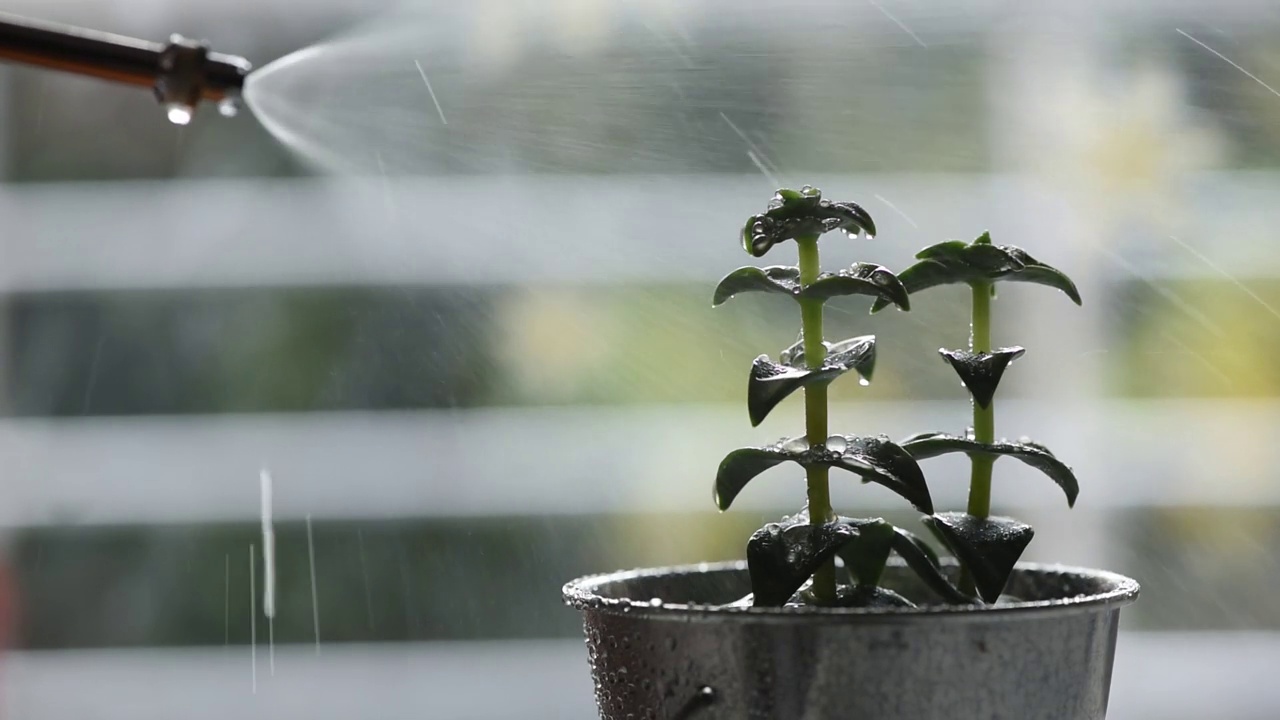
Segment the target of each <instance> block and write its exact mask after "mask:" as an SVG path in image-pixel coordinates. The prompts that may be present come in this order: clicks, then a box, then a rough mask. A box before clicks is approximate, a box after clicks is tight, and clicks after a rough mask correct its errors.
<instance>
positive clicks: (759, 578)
mask: <svg viewBox="0 0 1280 720" xmlns="http://www.w3.org/2000/svg"><path fill="white" fill-rule="evenodd" d="M857 534H858V531H857V529H855V528H852V527H849V526H848V525H844V524H841V523H838V522H832V523H825V524H823V525H818V526H814V525H811V524H809V523H808V522H799V521H797V519H794V518H788V519H786V520H784V521H783V522H781V523H769V524H768V525H765V526H764V527H762V528H760V529H759V530H757V531H756V532H755V534H753V535H752V536H751V539H750V540H749V541H747V571H748V573H749V574H750V576H751V592H752V596H753V597H752V602H753V604H754V605H756V606H757V607H780V606H782V605H785V604H786V603H787V601H788V600H790V599H791V596H792V595H795V593H796V591H797V590H799V589H800V586H801V585H803V584H804V583H805V581H806V580H808V579H809V578H810V577H812V576H813V574H814V572H816V571H817V570H818V568H819V567H821V566H822V564H823V563H825V562H827V561H828V560H830V559H831V558H832V557H833V556H834V555H835V554H836V551H837V550H839V549H840V547H841V546H842V545H844V544H845V543H846V542H848V541H849V540H850V539H852V538H854V537H856V536H857Z"/></svg>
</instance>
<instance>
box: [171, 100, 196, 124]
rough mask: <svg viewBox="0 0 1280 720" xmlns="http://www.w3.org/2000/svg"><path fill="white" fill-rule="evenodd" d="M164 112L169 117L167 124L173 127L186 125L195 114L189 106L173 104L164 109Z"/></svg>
mask: <svg viewBox="0 0 1280 720" xmlns="http://www.w3.org/2000/svg"><path fill="white" fill-rule="evenodd" d="M165 112H166V114H167V115H168V117H169V122H171V123H173V124H174V125H186V124H187V123H189V122H191V116H192V115H193V114H195V109H194V108H192V107H191V106H189V105H179V104H176V103H175V104H172V105H169V106H168V107H167V108H165Z"/></svg>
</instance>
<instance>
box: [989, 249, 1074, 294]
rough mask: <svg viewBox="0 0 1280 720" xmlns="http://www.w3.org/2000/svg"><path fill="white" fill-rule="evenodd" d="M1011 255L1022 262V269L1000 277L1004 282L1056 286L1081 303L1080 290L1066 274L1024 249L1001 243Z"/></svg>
mask: <svg viewBox="0 0 1280 720" xmlns="http://www.w3.org/2000/svg"><path fill="white" fill-rule="evenodd" d="M1000 247H1002V248H1004V249H1005V251H1006V252H1008V253H1009V254H1010V255H1011V256H1013V257H1015V258H1017V259H1018V261H1019V262H1021V263H1022V265H1023V268H1022V270H1020V271H1018V272H1016V273H1013V274H1012V275H1008V276H1005V277H1003V278H1001V280H1004V281H1006V282H1027V283H1035V284H1037V285H1046V286H1048V287H1051V288H1057V289H1058V290H1061V291H1062V292H1063V293H1065V294H1066V296H1067V297H1069V298H1071V301H1072V302H1074V303H1075V304H1077V305H1080V304H1082V301H1081V299H1080V291H1079V290H1077V289H1076V284H1075V283H1074V282H1072V281H1071V278H1069V277H1067V274H1066V273H1064V272H1062V271H1061V270H1059V269H1057V268H1055V267H1052V266H1050V265H1046V264H1044V263H1042V262H1040V261H1039V260H1036V259H1035V258H1033V257H1031V255H1029V254H1028V253H1027V251H1026V250H1023V249H1022V248H1020V247H1017V246H1015V245H1001V246H1000Z"/></svg>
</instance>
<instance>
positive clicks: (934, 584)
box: [891, 528, 974, 605]
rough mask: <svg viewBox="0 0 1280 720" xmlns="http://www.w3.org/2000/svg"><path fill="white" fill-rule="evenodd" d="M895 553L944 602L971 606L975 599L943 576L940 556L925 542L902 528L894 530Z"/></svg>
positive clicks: (893, 545) (893, 544)
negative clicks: (939, 560)
mask: <svg viewBox="0 0 1280 720" xmlns="http://www.w3.org/2000/svg"><path fill="white" fill-rule="evenodd" d="M891 544H892V547H893V551H894V552H896V553H897V554H898V557H900V558H902V559H903V561H904V562H906V563H907V567H909V568H911V570H912V571H913V572H915V574H916V575H918V576H919V577H920V579H921V580H922V581H924V584H925V585H928V586H929V589H930V590H933V591H934V592H935V593H937V594H938V595H939V596H940V597H941V598H942V599H943V600H945V601H947V602H949V603H953V604H956V605H970V604H973V603H974V598H971V597H969V596H968V595H965V594H964V593H962V592H960V590H959V589H958V588H956V586H955V585H952V584H951V581H950V580H948V579H947V578H946V576H945V575H943V574H942V565H941V563H939V562H938V556H937V555H936V554H935V553H934V552H933V548H931V547H929V545H928V544H927V543H925V541H923V540H921V539H920V538H918V537H916V536H915V535H913V534H912V533H909V532H907V531H906V530H903V529H902V528H894V535H893V539H892V543H891Z"/></svg>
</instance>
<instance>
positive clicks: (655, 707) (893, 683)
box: [564, 562, 1138, 720]
mask: <svg viewBox="0 0 1280 720" xmlns="http://www.w3.org/2000/svg"><path fill="white" fill-rule="evenodd" d="M952 570H954V568H952ZM882 584H883V585H884V586H886V587H889V588H891V589H894V590H897V591H899V592H901V593H903V594H905V595H907V596H908V597H913V598H918V599H924V598H928V597H929V596H930V594H929V592H928V591H927V590H926V589H924V588H923V587H922V586H920V585H919V584H918V581H917V580H916V579H915V578H914V575H912V574H911V573H910V572H909V571H907V570H906V569H905V568H903V567H902V566H901V565H891V566H890V567H889V568H888V569H887V571H886V573H885V578H884V580H883V581H882ZM749 590H750V583H749V582H748V577H747V570H746V563H745V562H736V563H719V564H703V565H690V566H681V567H669V568H653V569H643V570H631V571H627V572H617V573H612V574H608V575H593V576H589V577H584V578H579V579H578V580H574V581H573V582H571V583H569V584H567V585H565V587H564V598H565V601H566V602H567V603H568V604H569V605H571V606H573V607H575V608H577V609H578V610H581V611H582V613H583V615H584V626H585V630H586V636H587V646H588V652H589V655H590V660H591V672H592V675H593V677H594V679H595V687H596V702H597V706H598V707H599V710H600V715H601V717H602V718H605V719H606V720H624V719H626V718H635V719H637V720H639V719H641V718H653V719H657V720H668V719H670V720H712V719H713V718H725V719H732V720H743V719H746V718H750V719H757V718H758V719H760V720H765V719H777V720H827V719H831V720H835V719H836V718H839V719H841V720H845V719H848V718H875V720H929V719H930V718H947V719H948V720H969V719H971V718H982V720H993V719H997V718H1007V719H1008V720H1087V719H1091V718H1102V717H1104V716H1105V715H1106V710H1107V696H1108V694H1109V692H1110V686H1111V667H1112V659H1113V657H1114V654H1115V644H1116V629H1117V625H1118V621H1119V615H1120V608H1121V607H1122V606H1124V605H1127V604H1129V603H1131V602H1133V601H1134V599H1136V598H1137V596H1138V584H1137V583H1136V582H1134V581H1133V580H1131V579H1129V578H1126V577H1123V576H1120V575H1116V574H1114V573H1109V572H1103V571H1098V570H1085V569H1080V568H1069V567H1058V566H1048V565H1036V564H1029V563H1022V564H1019V565H1018V569H1017V570H1015V572H1014V575H1013V577H1012V578H1011V579H1010V581H1009V584H1008V586H1007V588H1006V590H1007V592H1008V593H1009V594H1010V595H1012V596H1016V597H1018V598H1021V602H1016V603H1010V604H999V605H995V606H986V607H972V608H969V607H955V606H945V605H941V604H940V603H939V604H934V605H928V604H925V605H922V606H921V607H918V608H908V609H875V610H859V609H835V608H741V607H738V608H725V607H717V606H720V605H724V604H727V603H731V602H733V601H734V600H736V599H738V598H740V597H741V596H743V595H745V594H746V593H747V592H749Z"/></svg>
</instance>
